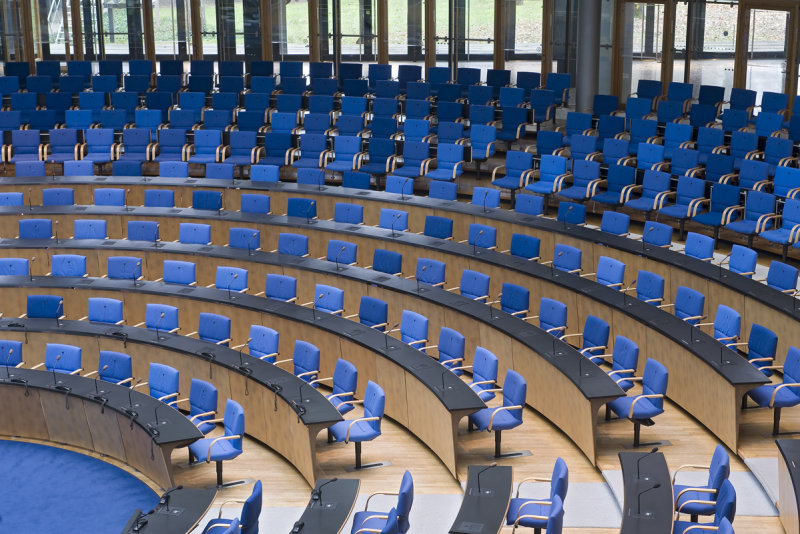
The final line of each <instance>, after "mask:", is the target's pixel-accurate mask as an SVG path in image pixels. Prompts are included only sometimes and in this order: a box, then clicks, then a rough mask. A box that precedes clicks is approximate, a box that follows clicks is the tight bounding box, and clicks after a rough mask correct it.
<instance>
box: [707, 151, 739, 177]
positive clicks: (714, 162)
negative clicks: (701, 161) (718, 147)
mask: <svg viewBox="0 0 800 534" xmlns="http://www.w3.org/2000/svg"><path fill="white" fill-rule="evenodd" d="M734 176H735V174H734V171H733V156H728V155H727V154H719V153H717V154H711V155H710V156H708V161H706V168H705V174H704V178H705V180H706V181H707V182H712V183H714V182H719V183H725V182H727V181H729V180H730V179H731V178H733V177H734Z"/></svg>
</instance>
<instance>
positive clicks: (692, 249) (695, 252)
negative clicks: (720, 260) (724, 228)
mask: <svg viewBox="0 0 800 534" xmlns="http://www.w3.org/2000/svg"><path fill="white" fill-rule="evenodd" d="M684 252H685V253H686V255H687V256H690V257H692V258H697V259H699V260H703V261H711V260H712V259H714V238H713V237H711V236H707V235H703V234H698V233H695V232H689V233H687V234H686V248H685V249H684Z"/></svg>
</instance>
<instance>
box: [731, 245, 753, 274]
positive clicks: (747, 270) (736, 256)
mask: <svg viewBox="0 0 800 534" xmlns="http://www.w3.org/2000/svg"><path fill="white" fill-rule="evenodd" d="M757 260H758V253H757V252H756V251H755V250H753V249H751V248H748V247H745V246H742V245H733V246H732V247H731V254H730V260H729V261H728V268H729V269H730V270H731V272H734V273H737V274H741V275H742V276H746V277H747V278H752V277H753V274H755V270H756V261H757Z"/></svg>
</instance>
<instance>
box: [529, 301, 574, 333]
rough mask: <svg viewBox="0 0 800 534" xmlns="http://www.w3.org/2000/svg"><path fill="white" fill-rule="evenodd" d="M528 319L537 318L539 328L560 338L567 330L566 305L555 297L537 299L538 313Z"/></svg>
mask: <svg viewBox="0 0 800 534" xmlns="http://www.w3.org/2000/svg"><path fill="white" fill-rule="evenodd" d="M530 319H539V328H541V329H542V330H544V331H545V332H547V333H548V334H551V335H553V336H555V337H557V338H559V339H561V338H562V337H563V336H564V332H566V330H567V306H566V305H565V304H564V303H563V302H559V301H557V300H555V299H549V298H547V297H542V298H541V300H540V301H539V315H534V316H532V317H530Z"/></svg>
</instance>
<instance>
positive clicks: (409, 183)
mask: <svg viewBox="0 0 800 534" xmlns="http://www.w3.org/2000/svg"><path fill="white" fill-rule="evenodd" d="M410 144H411V142H410V141H409V142H407V143H406V144H405V146H406V147H407V146H409V145H410ZM386 192H387V193H395V194H398V195H409V196H410V195H413V194H414V179H413V178H409V177H405V176H394V175H389V176H387V177H386Z"/></svg>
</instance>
